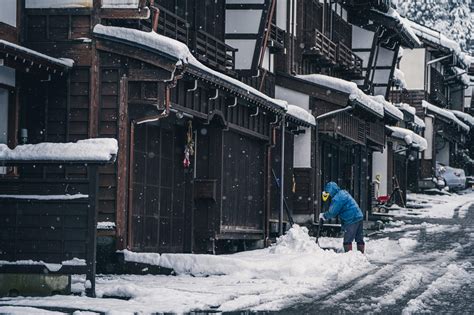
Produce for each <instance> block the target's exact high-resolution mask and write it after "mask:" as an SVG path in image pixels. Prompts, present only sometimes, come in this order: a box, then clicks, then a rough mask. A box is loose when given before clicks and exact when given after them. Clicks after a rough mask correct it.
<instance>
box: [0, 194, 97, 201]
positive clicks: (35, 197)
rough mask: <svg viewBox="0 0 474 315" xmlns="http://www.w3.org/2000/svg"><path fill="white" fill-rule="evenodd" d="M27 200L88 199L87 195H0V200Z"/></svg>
mask: <svg viewBox="0 0 474 315" xmlns="http://www.w3.org/2000/svg"><path fill="white" fill-rule="evenodd" d="M2 198H3V199H28V200H74V199H84V198H89V195H84V194H73V195H69V194H66V195H0V199H2Z"/></svg>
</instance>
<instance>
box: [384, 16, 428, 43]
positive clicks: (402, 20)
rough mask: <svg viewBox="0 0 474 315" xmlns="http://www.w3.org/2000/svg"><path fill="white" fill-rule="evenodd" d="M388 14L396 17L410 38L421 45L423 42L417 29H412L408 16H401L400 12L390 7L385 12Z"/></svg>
mask: <svg viewBox="0 0 474 315" xmlns="http://www.w3.org/2000/svg"><path fill="white" fill-rule="evenodd" d="M384 14H386V15H387V16H390V17H391V18H393V19H395V20H397V21H398V23H399V24H400V26H401V27H402V28H403V30H404V31H405V32H406V33H407V34H408V35H409V36H410V39H411V40H412V41H413V42H414V43H416V44H417V45H418V46H421V42H420V40H419V39H418V37H417V34H416V33H415V31H414V30H413V29H412V27H411V24H410V21H409V20H408V19H407V18H404V17H401V16H400V14H398V12H397V11H396V10H395V9H393V8H389V9H388V12H387V13H384Z"/></svg>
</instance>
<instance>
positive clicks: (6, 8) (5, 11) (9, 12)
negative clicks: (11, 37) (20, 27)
mask: <svg viewBox="0 0 474 315" xmlns="http://www.w3.org/2000/svg"><path fill="white" fill-rule="evenodd" d="M16 5H17V4H16V0H2V2H1V8H0V22H3V23H5V24H8V25H11V26H15V27H16Z"/></svg>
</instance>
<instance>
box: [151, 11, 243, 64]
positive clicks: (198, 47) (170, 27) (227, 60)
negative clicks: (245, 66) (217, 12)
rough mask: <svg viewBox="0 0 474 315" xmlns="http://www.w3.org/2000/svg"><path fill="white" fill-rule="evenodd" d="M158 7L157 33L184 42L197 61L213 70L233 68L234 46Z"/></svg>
mask: <svg viewBox="0 0 474 315" xmlns="http://www.w3.org/2000/svg"><path fill="white" fill-rule="evenodd" d="M158 8H159V9H160V17H159V19H158V33H159V34H161V35H164V36H167V37H170V38H173V39H176V40H178V41H180V42H182V43H184V44H186V45H187V46H188V47H189V48H190V50H191V51H192V53H193V54H194V55H195V57H196V58H197V59H198V60H199V61H201V62H202V63H204V64H206V65H207V66H209V67H211V68H213V69H215V70H218V71H225V72H233V71H234V70H235V52H236V51H237V50H236V49H235V48H233V47H231V46H229V45H226V43H224V42H223V41H221V40H220V39H218V38H216V37H214V36H212V35H210V34H208V33H206V32H204V31H202V30H192V29H190V24H189V23H188V22H187V21H186V20H185V19H183V18H181V17H180V16H178V15H176V14H174V13H173V12H171V11H169V10H167V9H165V8H163V7H161V6H158ZM147 22H148V23H150V22H151V21H150V20H148V21H147ZM150 27H151V25H150Z"/></svg>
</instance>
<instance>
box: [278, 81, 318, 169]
mask: <svg viewBox="0 0 474 315" xmlns="http://www.w3.org/2000/svg"><path fill="white" fill-rule="evenodd" d="M275 98H277V99H282V100H285V101H287V102H288V103H289V104H293V105H296V106H298V107H301V108H303V109H305V110H308V109H309V95H307V94H304V93H300V92H297V91H293V90H290V89H287V88H285V87H282V86H278V85H277V86H275ZM293 166H294V167H311V132H310V129H306V132H305V133H304V134H299V135H297V136H295V149H294V152H293Z"/></svg>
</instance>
